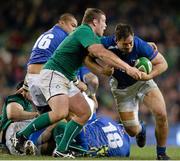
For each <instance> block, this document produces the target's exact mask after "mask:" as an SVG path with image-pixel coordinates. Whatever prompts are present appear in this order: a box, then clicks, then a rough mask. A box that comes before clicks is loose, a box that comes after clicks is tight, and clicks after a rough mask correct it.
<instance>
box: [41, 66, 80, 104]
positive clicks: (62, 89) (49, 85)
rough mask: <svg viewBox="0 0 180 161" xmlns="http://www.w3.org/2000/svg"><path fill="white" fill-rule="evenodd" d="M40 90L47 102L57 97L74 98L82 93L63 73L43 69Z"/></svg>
mask: <svg viewBox="0 0 180 161" xmlns="http://www.w3.org/2000/svg"><path fill="white" fill-rule="evenodd" d="M39 88H40V89H41V91H42V93H43V95H44V96H45V98H46V101H48V100H49V99H50V98H51V97H53V96H56V95H60V94H66V95H68V96H69V97H72V96H74V95H76V94H77V93H79V92H80V90H79V89H78V88H77V87H76V86H75V85H74V84H73V82H72V81H69V80H68V79H67V78H66V77H65V76H64V75H63V74H62V73H60V72H58V71H53V70H48V69H43V70H41V72H40V84H39Z"/></svg>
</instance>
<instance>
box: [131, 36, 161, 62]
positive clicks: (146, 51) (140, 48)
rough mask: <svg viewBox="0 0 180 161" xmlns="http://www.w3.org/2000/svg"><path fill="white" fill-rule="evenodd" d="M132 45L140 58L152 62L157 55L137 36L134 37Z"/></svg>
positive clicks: (156, 52)
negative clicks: (133, 44)
mask: <svg viewBox="0 0 180 161" xmlns="http://www.w3.org/2000/svg"><path fill="white" fill-rule="evenodd" d="M134 43H135V46H136V49H137V53H138V54H139V56H140V57H146V58H148V59H149V60H152V59H154V58H155V57H156V55H157V54H158V51H155V50H154V49H153V47H152V46H151V45H149V44H148V43H147V42H145V41H144V40H142V39H140V38H138V37H137V36H135V42H134Z"/></svg>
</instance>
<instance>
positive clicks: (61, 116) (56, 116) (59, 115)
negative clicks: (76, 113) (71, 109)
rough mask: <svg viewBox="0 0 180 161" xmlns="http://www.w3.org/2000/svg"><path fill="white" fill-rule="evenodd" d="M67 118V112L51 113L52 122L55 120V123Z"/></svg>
mask: <svg viewBox="0 0 180 161" xmlns="http://www.w3.org/2000/svg"><path fill="white" fill-rule="evenodd" d="M67 116H68V111H63V112H58V113H55V112H53V115H52V117H53V120H55V121H59V120H61V119H64V118H66V117H67Z"/></svg>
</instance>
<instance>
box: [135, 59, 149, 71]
mask: <svg viewBox="0 0 180 161" xmlns="http://www.w3.org/2000/svg"><path fill="white" fill-rule="evenodd" d="M135 67H136V68H138V69H139V70H140V71H142V72H145V73H147V74H149V73H150V72H151V71H152V63H151V61H150V60H149V59H147V58H146V57H141V58H139V59H137V60H136V62H135Z"/></svg>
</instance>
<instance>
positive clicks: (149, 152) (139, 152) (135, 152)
mask: <svg viewBox="0 0 180 161" xmlns="http://www.w3.org/2000/svg"><path fill="white" fill-rule="evenodd" d="M167 154H168V155H169V156H170V157H171V159H172V160H180V147H168V149H167ZM155 159H156V151H155V146H146V147H144V148H138V147H137V146H132V147H131V155H130V158H120V157H112V158H110V157H108V158H76V160H155ZM0 160H61V159H60V158H52V157H50V156H12V155H9V154H6V153H3V152H0ZM62 160H64V159H62Z"/></svg>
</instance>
